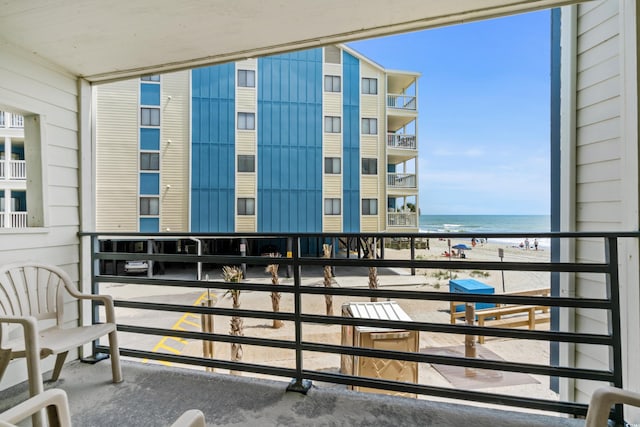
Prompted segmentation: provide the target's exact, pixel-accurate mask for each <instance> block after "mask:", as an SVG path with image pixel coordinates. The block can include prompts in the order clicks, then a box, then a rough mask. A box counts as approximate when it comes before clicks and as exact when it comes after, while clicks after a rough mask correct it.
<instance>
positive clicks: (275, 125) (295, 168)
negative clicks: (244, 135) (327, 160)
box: [258, 49, 323, 232]
mask: <svg viewBox="0 0 640 427" xmlns="http://www.w3.org/2000/svg"><path fill="white" fill-rule="evenodd" d="M322 84H323V77H322V50H321V49H312V50H307V51H303V52H295V53H289V54H284V55H276V56H271V57H267V58H260V59H259V60H258V91H259V92H258V231H260V232H314V231H322V209H323V204H322Z"/></svg>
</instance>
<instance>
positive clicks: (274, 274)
mask: <svg viewBox="0 0 640 427" xmlns="http://www.w3.org/2000/svg"><path fill="white" fill-rule="evenodd" d="M268 256H270V257H273V258H279V257H280V256H281V255H280V254H279V253H270V254H269V255H268ZM279 267H280V264H269V265H268V266H267V268H266V272H267V273H271V284H272V285H277V284H278V282H279V280H280V278H279V277H278V268H279ZM280 297H281V294H280V292H271V308H273V312H274V313H278V312H280ZM283 325H284V322H283V321H282V320H280V319H273V328H274V329H278V328H281V327H282V326H283Z"/></svg>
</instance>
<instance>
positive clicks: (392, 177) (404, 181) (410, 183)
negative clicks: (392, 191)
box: [387, 172, 417, 188]
mask: <svg viewBox="0 0 640 427" xmlns="http://www.w3.org/2000/svg"><path fill="white" fill-rule="evenodd" d="M387 185H388V186H389V187H391V188H417V185H416V174H414V173H396V172H390V173H387Z"/></svg>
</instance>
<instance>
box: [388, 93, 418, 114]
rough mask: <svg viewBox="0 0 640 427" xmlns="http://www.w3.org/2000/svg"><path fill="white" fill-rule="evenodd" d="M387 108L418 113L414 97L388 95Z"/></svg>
mask: <svg viewBox="0 0 640 427" xmlns="http://www.w3.org/2000/svg"><path fill="white" fill-rule="evenodd" d="M387 107H390V108H397V109H400V110H411V111H416V109H417V105H416V97H415V96H414V95H398V94H392V93H390V94H387Z"/></svg>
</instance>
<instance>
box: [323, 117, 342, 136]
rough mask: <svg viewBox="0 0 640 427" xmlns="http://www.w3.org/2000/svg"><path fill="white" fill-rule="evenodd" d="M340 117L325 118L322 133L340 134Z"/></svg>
mask: <svg viewBox="0 0 640 427" xmlns="http://www.w3.org/2000/svg"><path fill="white" fill-rule="evenodd" d="M340 127H341V126H340V117H335V116H325V117H324V131H325V132H329V133H340Z"/></svg>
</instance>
